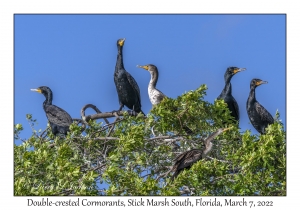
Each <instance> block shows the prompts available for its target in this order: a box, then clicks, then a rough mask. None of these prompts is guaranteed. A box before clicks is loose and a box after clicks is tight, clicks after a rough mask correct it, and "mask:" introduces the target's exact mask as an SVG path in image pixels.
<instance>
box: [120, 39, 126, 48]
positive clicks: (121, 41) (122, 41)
mask: <svg viewBox="0 0 300 210" xmlns="http://www.w3.org/2000/svg"><path fill="white" fill-rule="evenodd" d="M124 42H125V38H124V39H121V40H120V41H119V45H120V46H123V45H124Z"/></svg>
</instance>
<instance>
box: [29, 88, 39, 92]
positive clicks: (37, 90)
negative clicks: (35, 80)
mask: <svg viewBox="0 0 300 210" xmlns="http://www.w3.org/2000/svg"><path fill="white" fill-rule="evenodd" d="M30 90H31V91H34V92H38V93H42V90H41V89H39V88H37V89H30Z"/></svg>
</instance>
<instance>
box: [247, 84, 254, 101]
mask: <svg viewBox="0 0 300 210" xmlns="http://www.w3.org/2000/svg"><path fill="white" fill-rule="evenodd" d="M248 101H249V102H251V101H252V102H254V101H256V98H255V87H251V89H250V94H249V99H248Z"/></svg>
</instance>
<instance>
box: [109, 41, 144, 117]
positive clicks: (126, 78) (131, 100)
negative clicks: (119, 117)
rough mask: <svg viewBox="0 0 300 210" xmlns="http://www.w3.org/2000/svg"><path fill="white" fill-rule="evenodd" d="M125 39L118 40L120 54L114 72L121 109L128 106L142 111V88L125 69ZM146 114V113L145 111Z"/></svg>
mask: <svg viewBox="0 0 300 210" xmlns="http://www.w3.org/2000/svg"><path fill="white" fill-rule="evenodd" d="M124 43H125V39H119V40H118V41H117V47H118V56H117V63H116V68H115V73H114V81H115V85H116V88H117V92H118V97H119V104H120V109H119V111H121V110H122V108H123V107H124V105H125V106H127V107H128V108H129V109H131V110H133V111H135V112H142V113H143V111H142V110H141V107H142V105H141V96H140V89H139V86H138V84H137V83H136V81H135V80H134V78H133V77H132V76H131V75H130V74H129V73H128V72H127V71H126V70H125V69H124V65H123V45H124ZM143 114H144V113H143Z"/></svg>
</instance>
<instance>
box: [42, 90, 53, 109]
mask: <svg viewBox="0 0 300 210" xmlns="http://www.w3.org/2000/svg"><path fill="white" fill-rule="evenodd" d="M44 96H45V97H46V100H45V101H44V103H43V105H44V106H45V105H52V93H51V92H48V93H44Z"/></svg>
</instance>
